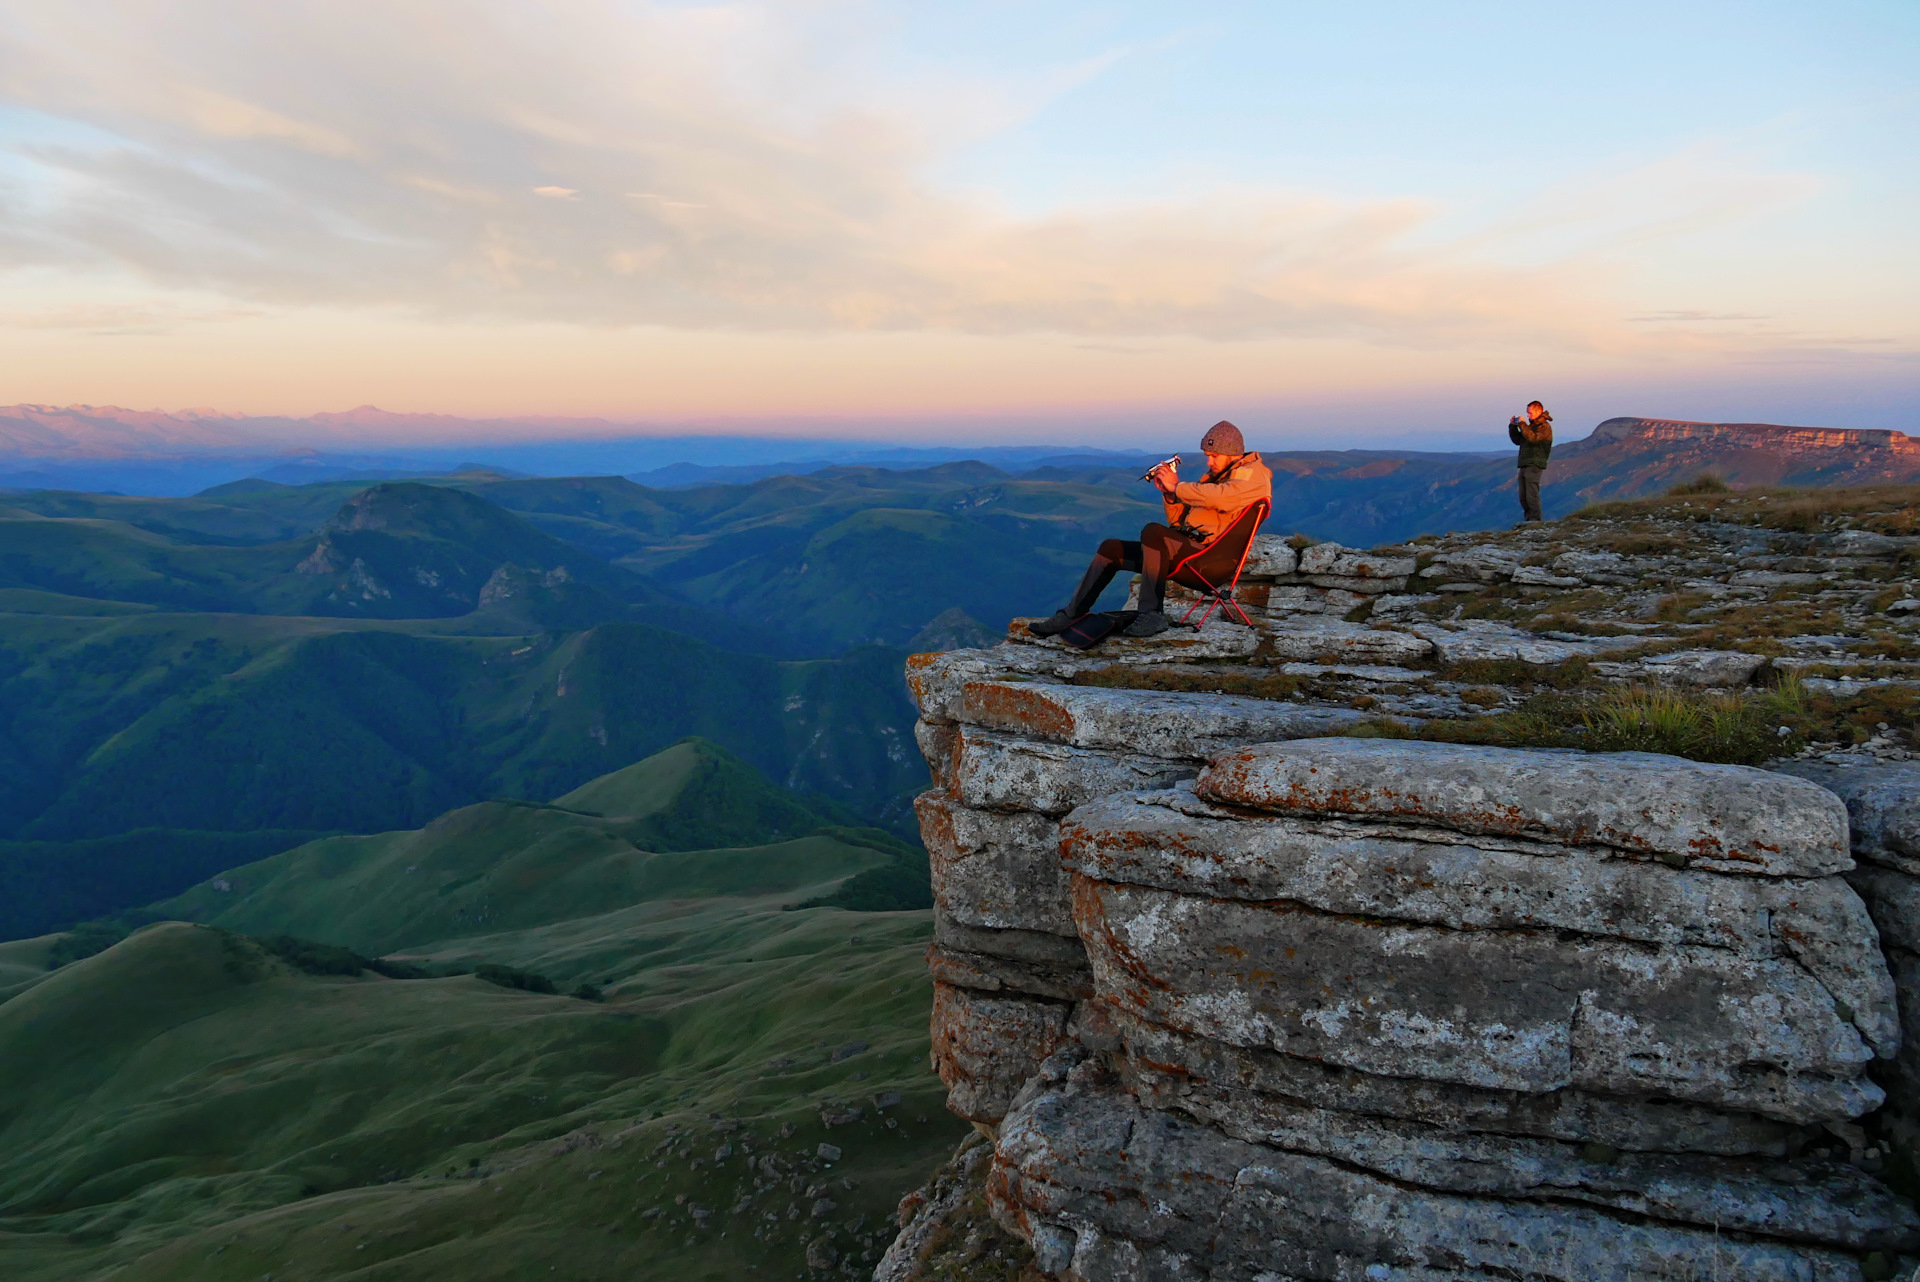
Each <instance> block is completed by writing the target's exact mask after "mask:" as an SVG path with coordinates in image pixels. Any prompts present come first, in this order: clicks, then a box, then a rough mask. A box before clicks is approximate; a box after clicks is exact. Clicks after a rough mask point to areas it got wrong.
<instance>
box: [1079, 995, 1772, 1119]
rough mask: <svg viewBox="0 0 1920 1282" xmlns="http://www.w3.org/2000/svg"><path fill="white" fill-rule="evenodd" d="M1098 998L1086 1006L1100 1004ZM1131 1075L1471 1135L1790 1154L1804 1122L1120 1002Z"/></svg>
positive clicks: (1258, 1103) (1117, 1017) (1116, 1019)
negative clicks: (1403, 1065)
mask: <svg viewBox="0 0 1920 1282" xmlns="http://www.w3.org/2000/svg"><path fill="white" fill-rule="evenodd" d="M1099 1005H1102V1003H1092V1004H1090V1005H1089V1006H1085V1007H1082V1008H1081V1009H1083V1010H1086V1009H1092V1008H1093V1007H1094V1006H1099ZM1111 1019H1112V1021H1113V1023H1114V1024H1115V1025H1116V1027H1117V1029H1118V1031H1119V1033H1120V1035H1121V1037H1122V1039H1123V1041H1124V1045H1125V1055H1124V1057H1123V1059H1124V1066H1125V1068H1126V1070H1127V1073H1128V1075H1129V1080H1131V1081H1133V1082H1135V1083H1136V1084H1139V1083H1141V1082H1143V1081H1144V1082H1145V1083H1146V1084H1147V1086H1148V1088H1150V1089H1151V1090H1152V1091H1154V1092H1156V1093H1157V1092H1159V1091H1161V1090H1164V1089H1166V1087H1165V1084H1164V1083H1163V1082H1162V1081H1160V1080H1159V1079H1163V1078H1164V1079H1166V1080H1169V1081H1171V1082H1172V1083H1173V1085H1174V1087H1175V1089H1186V1088H1188V1087H1191V1088H1194V1089H1205V1090H1208V1091H1213V1092H1223V1093H1226V1094H1228V1095H1232V1096H1236V1097H1245V1103H1246V1106H1247V1107H1248V1108H1250V1109H1259V1108H1265V1107H1268V1104H1267V1103H1266V1101H1265V1099H1264V1098H1263V1097H1275V1098H1278V1099H1280V1100H1282V1101H1285V1102H1287V1103H1290V1104H1291V1105H1294V1106H1298V1107H1311V1108H1320V1109H1337V1110H1340V1111H1343V1112H1347V1113H1352V1114H1355V1115H1357V1116H1359V1117H1363V1118H1368V1117H1371V1118H1386V1119H1403V1120H1406V1121H1410V1122H1419V1123H1423V1124H1424V1125H1426V1126H1427V1127H1430V1128H1433V1129H1434V1130H1437V1131H1446V1132H1454V1133H1459V1134H1465V1135H1496V1136H1497V1135H1514V1136H1538V1137H1541V1138H1544V1139H1555V1140H1565V1141H1567V1142H1569V1143H1576V1144H1607V1145H1611V1146H1613V1147H1615V1148H1618V1149H1622V1150H1634V1151H1639V1152H1661V1151H1666V1152H1681V1153H1697V1154H1717V1155H1720V1156H1725V1157H1739V1156H1746V1155H1758V1156H1765V1157H1780V1156H1782V1155H1783V1154H1784V1153H1785V1152H1786V1148H1787V1140H1788V1138H1789V1137H1790V1136H1791V1135H1792V1134H1793V1133H1794V1128H1793V1127H1792V1126H1790V1125H1789V1124H1787V1123H1785V1122H1779V1121H1775V1120H1773V1119H1771V1118H1765V1117H1761V1116H1760V1115H1759V1114H1757V1113H1746V1112H1740V1111H1735V1110H1728V1109H1721V1108H1712V1107H1709V1106H1706V1105H1701V1104H1689V1103H1685V1102H1682V1101H1679V1100H1667V1099H1653V1098H1648V1099H1628V1098H1623V1097H1620V1096H1615V1095H1596V1094H1594V1093H1592V1092H1590V1091H1579V1090H1571V1089H1568V1090H1558V1091H1545V1092H1526V1091H1507V1090H1488V1089H1482V1088H1479V1087H1472V1086H1462V1085H1459V1084H1458V1083H1454V1082H1429V1081H1422V1080H1420V1079H1418V1078H1404V1077H1385V1076H1381V1075H1379V1074H1374V1073H1365V1072H1361V1071H1359V1070H1357V1069H1351V1068H1342V1067H1340V1066H1338V1065H1335V1064H1326V1063H1322V1062H1320V1061H1319V1060H1312V1059H1302V1058H1300V1057H1298V1056H1294V1055H1283V1054H1281V1053H1279V1052H1277V1051H1273V1050H1270V1049H1267V1048H1264V1047H1246V1046H1229V1045H1228V1044H1227V1043H1225V1042H1220V1041H1215V1040H1214V1039H1212V1038H1210V1037H1201V1036H1197V1035H1195V1034H1190V1033H1182V1032H1180V1031H1178V1030H1177V1029H1172V1028H1166V1027H1163V1026H1161V1025H1159V1024H1150V1023H1148V1022H1146V1021H1145V1020H1142V1019H1139V1018H1137V1017H1134V1016H1130V1015H1128V1014H1127V1013H1126V1012H1124V1011H1114V1012H1112V1014H1111Z"/></svg>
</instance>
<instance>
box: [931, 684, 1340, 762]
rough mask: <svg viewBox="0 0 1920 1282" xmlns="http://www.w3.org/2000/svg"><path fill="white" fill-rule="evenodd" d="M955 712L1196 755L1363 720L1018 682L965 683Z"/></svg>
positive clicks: (1209, 699) (1073, 739)
mask: <svg viewBox="0 0 1920 1282" xmlns="http://www.w3.org/2000/svg"><path fill="white" fill-rule="evenodd" d="M958 715H959V718H960V720H962V721H965V722H967V723H968V724H969V725H976V726H983V727H985V728H987V729H989V730H1001V731H1005V732H1007V733H1009V734H1016V735H1021V736H1024V737H1028V738H1034V739H1044V740H1046V741H1048V742H1050V743H1063V744H1070V745H1072V746H1073V747H1076V748H1104V749H1111V750H1116V751H1121V752H1136V753H1146V754H1148V755H1151V756H1156V757H1189V758H1193V759H1195V760H1201V759H1204V758H1206V757H1209V756H1212V755H1213V754H1215V753H1217V752H1221V751H1223V750H1225V749H1227V748H1230V747H1234V746H1237V745H1240V744H1246V743H1267V742H1272V741H1274V740H1280V739H1303V738H1316V737H1320V736H1325V735H1331V734H1338V733H1340V731H1342V730H1344V729H1346V728H1347V727H1349V726H1354V725H1358V724H1359V723H1360V722H1362V721H1364V720H1365V719H1366V714H1365V713H1362V712H1358V711H1355V710H1354V709H1352V708H1333V707H1326V706H1316V705H1307V706H1300V705H1296V704H1288V703H1278V702H1275V701H1274V700H1271V699H1248V698H1244V697H1241V696H1238V695H1226V694H1191V693H1185V692H1179V691H1171V690H1111V689H1105V688H1102V687H1098V686H1071V685H1052V684H1042V683H1040V682H1022V681H969V682H967V683H966V684H965V685H964V687H963V689H962V695H961V699H960V708H959V713H958Z"/></svg>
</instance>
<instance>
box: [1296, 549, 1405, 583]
mask: <svg viewBox="0 0 1920 1282" xmlns="http://www.w3.org/2000/svg"><path fill="white" fill-rule="evenodd" d="M1299 567H1300V573H1301V574H1305V575H1319V574H1332V575H1338V576H1340V577H1341V578H1349V579H1401V580H1404V579H1406V577H1407V576H1408V575H1410V574H1412V573H1413V567H1414V558H1413V557H1411V556H1407V555H1405V554H1404V553H1394V552H1363V551H1360V550H1359V549H1356V548H1346V547H1341V546H1340V545H1339V544H1338V543H1316V544H1314V545H1313V546H1312V547H1310V548H1307V549H1306V550H1305V551H1303V552H1301V553H1300V562H1299Z"/></svg>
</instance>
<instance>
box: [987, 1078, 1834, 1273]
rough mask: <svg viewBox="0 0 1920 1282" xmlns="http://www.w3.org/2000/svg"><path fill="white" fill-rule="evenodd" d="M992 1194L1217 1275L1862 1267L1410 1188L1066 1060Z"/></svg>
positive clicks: (1025, 1117)
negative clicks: (1158, 1106) (1194, 1113)
mask: <svg viewBox="0 0 1920 1282" xmlns="http://www.w3.org/2000/svg"><path fill="white" fill-rule="evenodd" d="M1076 1079H1077V1080H1076ZM989 1197H990V1199H991V1204H992V1205H993V1208H994V1210H995V1213H996V1215H997V1216H998V1217H999V1218H1001V1219H1002V1221H1003V1222H1005V1223H1007V1224H1008V1225H1009V1227H1012V1228H1015V1229H1016V1230H1017V1231H1023V1232H1025V1233H1027V1234H1029V1235H1031V1234H1032V1233H1034V1232H1035V1231H1036V1230H1038V1229H1040V1228H1042V1227H1046V1226H1073V1227H1075V1228H1076V1229H1077V1230H1078V1234H1077V1237H1078V1240H1079V1241H1088V1240H1089V1239H1090V1238H1091V1239H1092V1240H1094V1241H1098V1240H1100V1239H1118V1240H1124V1241H1125V1242H1127V1243H1129V1244H1131V1245H1132V1246H1133V1247H1134V1248H1135V1249H1136V1250H1137V1251H1140V1252H1143V1253H1145V1252H1162V1253H1166V1255H1167V1256H1171V1257H1184V1258H1185V1259H1186V1260H1188V1261H1205V1262H1206V1263H1205V1266H1204V1271H1203V1272H1201V1273H1199V1274H1198V1275H1197V1276H1200V1277H1205V1278H1208V1279H1220V1280H1221V1282H1225V1280H1226V1279H1237V1280H1244V1282H1252V1280H1253V1279H1254V1278H1256V1277H1259V1278H1265V1279H1272V1278H1296V1279H1339V1280H1341V1282H1348V1280H1351V1282H1360V1280H1361V1279H1366V1278H1367V1277H1368V1276H1369V1270H1375V1272H1373V1274H1372V1276H1374V1277H1379V1278H1388V1279H1396V1280H1398V1279H1420V1280H1422V1282H1441V1280H1442V1279H1455V1280H1457V1279H1476V1280H1478V1279H1485V1280H1487V1282H1491V1280H1492V1279H1495V1278H1526V1279H1530V1280H1533V1282H1642V1280H1644V1279H1648V1278H1665V1279H1681V1278H1689V1277H1694V1278H1700V1279H1703V1280H1704V1279H1705V1278H1707V1277H1711V1276H1713V1275H1712V1273H1695V1272H1693V1270H1694V1268H1695V1267H1696V1266H1706V1265H1710V1267H1711V1268H1712V1269H1713V1270H1715V1271H1717V1272H1719V1273H1720V1275H1721V1276H1723V1277H1727V1278H1736V1277H1737V1278H1741V1279H1743V1280H1744V1279H1754V1280H1756V1282H1843V1280H1844V1282H1855V1280H1856V1279H1858V1278H1859V1277H1860V1272H1859V1266H1858V1264H1857V1262H1856V1260H1855V1259H1854V1258H1853V1257H1852V1256H1850V1255H1847V1254H1844V1253H1842V1251H1840V1250H1837V1249H1834V1248H1833V1247H1830V1246H1826V1245H1822V1244H1816V1243H1808V1242H1789V1241H1784V1240H1781V1239H1779V1238H1770V1237H1740V1238H1735V1237H1732V1236H1730V1235H1727V1234H1722V1233H1716V1232H1714V1231H1713V1230H1712V1229H1710V1228H1700V1227H1696V1226H1691V1225H1686V1224H1675V1223H1664V1222H1662V1221H1660V1220H1659V1219H1622V1218H1619V1217H1617V1216H1616V1215H1615V1214H1613V1213H1611V1212H1609V1211H1607V1210H1602V1209H1599V1208H1586V1207H1579V1206H1571V1205H1565V1204H1561V1205H1549V1204H1541V1203H1535V1202H1532V1201H1528V1200H1518V1201H1509V1200H1502V1199H1496V1198H1488V1197H1476V1196H1466V1195H1459V1194H1447V1193H1438V1192H1431V1191H1425V1190H1421V1189H1418V1188H1410V1187H1407V1186H1405V1185H1402V1184H1398V1183H1394V1182H1391V1181H1387V1180H1384V1179H1381V1178H1379V1177H1378V1176H1375V1175H1370V1174H1367V1173H1365V1172H1362V1171H1356V1170H1352V1169H1349V1168H1344V1167H1342V1166H1340V1165H1337V1164H1336V1163H1333V1162H1330V1161H1328V1160H1326V1159H1324V1158H1321V1157H1317V1156H1312V1155H1307V1154H1299V1153H1290V1152H1287V1151H1285V1150H1283V1149H1280V1148H1277V1147H1274V1146H1271V1145H1266V1144H1254V1143H1249V1142H1246V1141H1244V1140H1239V1139H1235V1138H1233V1137H1230V1136H1225V1135H1222V1134H1220V1133H1219V1132H1217V1131H1215V1130H1213V1129H1212V1128H1210V1127H1205V1126H1201V1125H1198V1124H1196V1123H1193V1122H1190V1121H1186V1120H1183V1119H1181V1118H1180V1117H1178V1116H1177V1115H1174V1114H1171V1113H1167V1112H1162V1111H1159V1110H1149V1109H1142V1108H1140V1107H1139V1106H1138V1105H1137V1104H1136V1103H1135V1102H1134V1101H1133V1100H1132V1099H1131V1098H1130V1097H1129V1096H1128V1095H1126V1094H1125V1093H1124V1092H1123V1091H1120V1090H1118V1089H1115V1088H1114V1087H1113V1086H1111V1085H1108V1084H1106V1083H1103V1082H1100V1081H1098V1080H1097V1079H1094V1078H1092V1075H1090V1074H1087V1075H1083V1074H1081V1073H1080V1072H1079V1071H1078V1070H1076V1075H1075V1077H1074V1078H1070V1079H1069V1080H1068V1081H1067V1082H1066V1083H1065V1084H1064V1085H1063V1086H1062V1087H1061V1088H1058V1089H1055V1090H1051V1091H1048V1092H1046V1093H1043V1094H1041V1095H1039V1096H1037V1097H1036V1098H1034V1099H1032V1100H1031V1101H1029V1102H1027V1103H1025V1104H1023V1105H1022V1106H1021V1107H1020V1108H1019V1109H1018V1110H1016V1111H1015V1112H1014V1113H1012V1114H1011V1115H1009V1116H1008V1117H1007V1118H1006V1120H1005V1123H1004V1124H1003V1126H1002V1130H1001V1138H1000V1141H999V1144H998V1148H997V1153H996V1157H995V1170H994V1175H993V1177H992V1179H991V1180H990V1182H989ZM1075 1263H1076V1265H1077V1263H1078V1256H1077V1254H1076V1259H1075ZM1682 1270H1685V1271H1682ZM1148 1276H1151V1275H1148Z"/></svg>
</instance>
